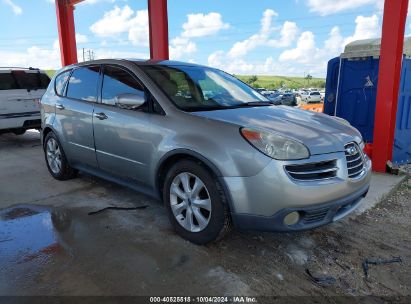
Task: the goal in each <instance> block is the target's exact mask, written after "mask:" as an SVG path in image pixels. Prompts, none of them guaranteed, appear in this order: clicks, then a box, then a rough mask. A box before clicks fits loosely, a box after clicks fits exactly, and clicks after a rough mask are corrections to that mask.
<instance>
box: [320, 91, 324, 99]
mask: <svg viewBox="0 0 411 304" xmlns="http://www.w3.org/2000/svg"><path fill="white" fill-rule="evenodd" d="M320 95H321V101H324V98H325V91H324V90H323V91H320Z"/></svg>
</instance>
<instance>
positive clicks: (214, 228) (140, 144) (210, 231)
mask: <svg viewBox="0 0 411 304" xmlns="http://www.w3.org/2000/svg"><path fill="white" fill-rule="evenodd" d="M41 115H42V140H43V147H44V152H45V159H46V164H47V167H48V170H49V172H50V174H51V175H52V176H53V177H54V178H56V179H58V180H66V179H69V178H73V177H74V176H75V175H76V173H77V172H78V170H81V171H84V172H86V173H89V174H93V175H96V176H99V177H101V178H105V179H108V180H111V181H113V182H117V183H120V184H122V185H126V186H129V187H132V188H134V189H136V190H138V191H141V192H144V193H146V194H148V195H151V196H154V197H157V198H159V199H162V200H163V202H164V204H165V207H166V209H167V213H168V216H169V219H170V221H171V224H172V225H173V227H174V229H175V230H176V232H177V233H178V234H179V235H180V236H182V237H184V238H186V239H188V240H190V241H192V242H194V243H197V244H204V243H207V242H210V241H213V240H215V239H217V238H219V237H221V236H222V235H223V234H224V232H225V231H227V229H228V227H229V226H230V223H233V224H234V226H235V227H237V228H238V229H253V230H264V231H296V230H303V229H311V228H315V227H318V226H321V225H324V224H328V223H331V222H333V221H336V220H338V219H340V218H342V217H344V216H346V215H347V214H349V213H350V212H351V211H353V210H354V209H355V208H356V207H357V206H358V204H359V202H360V200H361V199H362V198H363V197H364V196H365V195H366V193H367V191H368V188H369V184H370V174H371V173H370V172H371V161H370V159H369V158H368V157H367V156H366V155H365V154H364V153H363V142H362V138H361V135H360V133H359V132H358V131H357V130H356V129H355V128H353V127H351V126H350V125H349V124H348V123H347V122H346V121H344V120H342V119H337V118H333V117H329V116H327V115H324V114H319V113H312V112H308V111H303V110H299V109H293V108H290V107H286V106H273V105H272V104H271V103H270V102H269V101H268V100H267V99H266V98H265V97H264V96H262V95H260V94H259V93H258V92H256V91H255V90H253V89H252V88H250V87H249V86H247V85H246V84H244V83H242V82H241V81H239V80H238V79H236V78H235V77H233V76H231V75H229V74H227V73H224V72H222V71H220V70H217V69H213V68H208V67H204V66H199V65H193V64H191V63H190V64H189V63H181V62H173V61H160V62H155V61H133V60H97V61H90V62H87V63H81V64H76V65H72V66H68V67H66V68H64V69H62V70H61V71H59V72H58V73H57V74H56V76H55V77H54V78H53V80H52V82H51V84H50V85H49V87H48V90H47V92H46V93H45V95H44V96H43V98H42V108H41Z"/></svg>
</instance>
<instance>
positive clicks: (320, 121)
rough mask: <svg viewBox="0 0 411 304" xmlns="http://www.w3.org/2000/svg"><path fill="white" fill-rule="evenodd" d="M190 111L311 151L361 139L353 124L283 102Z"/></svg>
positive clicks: (340, 146)
mask: <svg viewBox="0 0 411 304" xmlns="http://www.w3.org/2000/svg"><path fill="white" fill-rule="evenodd" d="M192 114H193V115H198V116H202V117H205V118H208V119H214V120H220V121H225V122H229V123H234V124H237V125H239V126H242V127H249V128H256V129H262V130H265V131H269V132H273V133H277V134H280V135H283V136H287V137H290V138H293V139H295V140H297V141H300V142H302V143H304V144H305V145H306V146H307V147H308V148H309V150H310V153H311V154H323V153H332V152H337V151H344V145H345V144H347V143H348V142H351V141H356V142H358V143H359V142H360V141H361V135H360V133H359V132H358V131H357V130H356V129H355V128H353V127H351V126H348V125H346V124H343V123H341V122H339V121H337V120H336V119H335V118H333V117H331V116H328V115H325V114H322V113H315V112H309V111H305V110H300V109H296V108H291V107H287V106H271V107H253V108H238V109H227V110H218V111H202V112H194V113H192Z"/></svg>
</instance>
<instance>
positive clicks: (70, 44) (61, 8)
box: [56, 0, 78, 66]
mask: <svg viewBox="0 0 411 304" xmlns="http://www.w3.org/2000/svg"><path fill="white" fill-rule="evenodd" d="M77 2H78V1H77ZM73 11H74V6H73V5H72V4H70V1H65V0H56V14H57V27H58V32H59V42H60V55H61V64H62V66H66V65H70V64H73V63H77V45H76V30H75V27H74V12H73Z"/></svg>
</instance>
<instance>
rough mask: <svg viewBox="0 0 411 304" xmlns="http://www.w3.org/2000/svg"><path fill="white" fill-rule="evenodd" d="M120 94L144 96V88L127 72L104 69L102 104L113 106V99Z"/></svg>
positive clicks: (118, 69) (108, 67) (114, 68)
mask: <svg viewBox="0 0 411 304" xmlns="http://www.w3.org/2000/svg"><path fill="white" fill-rule="evenodd" d="M121 94H137V95H140V96H144V88H143V87H142V85H140V83H139V82H138V81H137V80H135V79H134V78H133V77H132V76H131V75H130V74H129V73H128V72H126V71H125V70H123V69H120V68H117V67H111V66H107V67H104V78H103V89H102V93H101V98H102V102H103V103H105V104H110V105H115V97H116V96H118V95H121Z"/></svg>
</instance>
